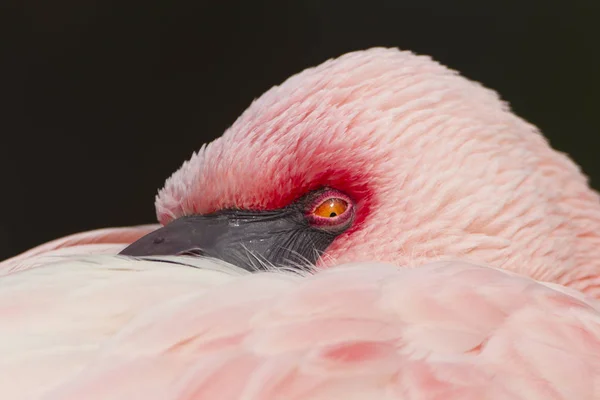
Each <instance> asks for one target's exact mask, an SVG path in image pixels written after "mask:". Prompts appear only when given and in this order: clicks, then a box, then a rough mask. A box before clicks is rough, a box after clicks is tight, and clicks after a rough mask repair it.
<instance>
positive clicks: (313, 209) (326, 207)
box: [307, 189, 354, 230]
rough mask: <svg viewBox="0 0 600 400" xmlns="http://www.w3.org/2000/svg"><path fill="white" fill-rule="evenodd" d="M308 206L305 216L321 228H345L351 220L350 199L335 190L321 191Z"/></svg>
mask: <svg viewBox="0 0 600 400" xmlns="http://www.w3.org/2000/svg"><path fill="white" fill-rule="evenodd" d="M311 203H312V206H310V207H309V208H308V210H307V211H308V213H307V217H308V220H309V222H310V223H311V224H312V225H313V226H317V227H319V228H323V229H329V228H331V229H334V230H338V229H339V228H342V229H346V228H347V227H348V226H349V225H350V223H351V222H352V221H351V219H352V216H353V215H354V207H353V204H352V200H351V199H350V198H349V197H347V196H346V195H344V194H343V193H341V192H338V191H336V190H331V189H330V190H327V191H325V192H323V193H321V194H320V195H319V196H318V197H317V198H316V199H314V200H313V201H312V202H311Z"/></svg>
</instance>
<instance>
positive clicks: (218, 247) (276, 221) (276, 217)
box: [120, 207, 339, 271]
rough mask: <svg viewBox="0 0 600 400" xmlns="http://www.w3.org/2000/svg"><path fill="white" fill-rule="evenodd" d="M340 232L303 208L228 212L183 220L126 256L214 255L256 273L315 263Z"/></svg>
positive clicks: (138, 244)
mask: <svg viewBox="0 0 600 400" xmlns="http://www.w3.org/2000/svg"><path fill="white" fill-rule="evenodd" d="M337 234H339V233H337ZM337 234H336V233H332V232H327V231H323V230H319V229H316V228H313V227H311V226H310V225H309V223H308V222H307V220H306V218H305V217H304V214H303V212H302V211H301V210H300V209H299V208H297V207H288V208H285V209H282V210H276V211H257V212H254V211H241V210H225V211H220V212H218V213H214V214H210V215H192V216H185V217H181V218H179V219H177V220H175V221H173V222H171V223H169V224H168V225H166V226H164V227H163V228H160V229H158V230H156V231H154V232H151V233H150V234H148V235H146V236H144V237H142V238H141V239H139V240H138V241H136V242H134V243H132V244H131V245H129V246H128V247H127V248H125V249H124V250H123V251H122V252H121V253H120V254H122V255H127V256H134V257H142V256H159V255H194V256H206V257H214V258H218V259H221V260H223V261H226V262H229V263H232V264H234V265H236V266H238V267H241V268H244V269H247V270H249V271H255V270H260V269H264V268H265V266H266V265H270V266H271V265H272V266H275V267H282V266H288V267H294V266H298V265H299V264H300V265H303V266H307V265H308V264H314V263H316V261H317V260H318V258H319V256H320V254H321V253H322V252H324V251H325V249H326V248H327V247H328V246H329V245H330V244H331V242H332V241H333V240H334V239H335V237H336V236H337Z"/></svg>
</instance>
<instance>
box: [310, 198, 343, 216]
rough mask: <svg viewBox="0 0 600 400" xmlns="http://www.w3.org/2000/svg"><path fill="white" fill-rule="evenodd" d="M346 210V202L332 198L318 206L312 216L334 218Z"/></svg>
mask: <svg viewBox="0 0 600 400" xmlns="http://www.w3.org/2000/svg"><path fill="white" fill-rule="evenodd" d="M347 209H348V202H347V201H346V200H344V199H340V198H336V197H332V198H329V199H327V200H325V201H324V202H322V203H321V204H320V205H318V206H317V207H316V208H315V210H314V211H313V215H315V216H317V217H320V218H335V217H338V216H340V215H342V214H343V213H345V212H346V210H347Z"/></svg>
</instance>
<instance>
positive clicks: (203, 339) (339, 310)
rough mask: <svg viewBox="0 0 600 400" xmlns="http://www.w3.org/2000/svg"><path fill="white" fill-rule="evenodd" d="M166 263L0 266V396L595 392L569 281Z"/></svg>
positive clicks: (452, 266)
mask: <svg viewBox="0 0 600 400" xmlns="http://www.w3.org/2000/svg"><path fill="white" fill-rule="evenodd" d="M158 259H161V257H158ZM164 261H168V262H161V261H158V260H153V261H149V260H135V259H128V258H124V257H119V256H110V255H94V256H79V257H73V256H68V257H65V258H63V259H62V260H61V259H58V260H56V261H55V262H54V263H49V264H46V265H45V266H44V267H43V268H33V269H29V270H26V271H21V272H18V273H13V274H10V275H7V276H4V277H2V279H1V280H0V320H1V321H2V324H0V337H2V341H0V354H2V359H0V393H1V394H2V397H3V398H10V399H11V400H21V399H44V400H59V399H60V400H71V399H83V398H85V399H89V400H93V399H115V400H118V399H123V400H125V399H142V398H143V399H149V400H151V399H156V400H159V399H160V400H184V399H185V400H187V399H190V400H191V399H217V398H218V399H220V400H227V399H232V400H233V399H245V400H259V399H260V400H269V399H286V400H294V399H357V400H358V399H361V400H362V399H365V400H366V399H397V400H400V399H413V398H414V399H417V398H418V399H448V400H452V399H457V400H458V399H479V400H482V399H495V400H496V399H564V400H567V399H568V400H572V399H578V400H585V399H590V400H591V399H596V398H598V396H600V305H599V304H598V302H597V301H595V300H593V299H589V298H585V297H584V296H583V295H582V294H581V293H579V292H576V291H572V290H570V289H567V288H564V287H560V286H554V285H551V284H542V283H539V282H536V281H534V280H531V279H529V278H526V277H522V276H518V275H516V274H514V273H510V272H507V271H503V270H499V269H494V268H489V267H485V266H479V265H474V264H470V263H466V262H460V261H455V262H438V263H430V264H427V265H424V266H421V267H419V268H404V269H399V268H397V267H396V266H393V265H385V264H372V263H356V264H347V265H339V266H337V267H335V268H331V269H327V270H322V271H316V272H315V273H314V274H309V275H304V276H302V275H301V274H297V273H291V272H281V271H267V272H261V273H249V272H247V271H244V270H241V269H238V268H236V267H234V266H231V265H226V264H224V263H222V262H217V261H212V260H207V259H201V258H188V257H177V258H175V257H170V258H169V257H167V258H164ZM178 263H179V265H178Z"/></svg>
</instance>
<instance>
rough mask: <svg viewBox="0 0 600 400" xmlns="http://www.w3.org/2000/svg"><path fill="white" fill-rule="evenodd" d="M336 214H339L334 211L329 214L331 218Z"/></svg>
mask: <svg viewBox="0 0 600 400" xmlns="http://www.w3.org/2000/svg"><path fill="white" fill-rule="evenodd" d="M336 215H337V214H336V213H334V212H332V213H331V214H329V218H333V217H335V216H336Z"/></svg>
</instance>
